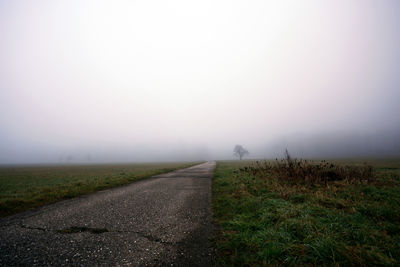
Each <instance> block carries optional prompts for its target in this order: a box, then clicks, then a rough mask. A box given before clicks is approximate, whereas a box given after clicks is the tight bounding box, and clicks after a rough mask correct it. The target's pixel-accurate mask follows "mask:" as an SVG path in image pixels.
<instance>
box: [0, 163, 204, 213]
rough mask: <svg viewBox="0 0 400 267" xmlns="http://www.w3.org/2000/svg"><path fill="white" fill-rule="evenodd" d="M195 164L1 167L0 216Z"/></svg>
mask: <svg viewBox="0 0 400 267" xmlns="http://www.w3.org/2000/svg"><path fill="white" fill-rule="evenodd" d="M198 163H200V162H191V163H188V162H172V163H137V164H97V165H60V166H57V165H53V166H44V165H42V166H39V165H38V166H34V165H32V166H18V165H15V166H0V217H4V216H7V215H11V214H14V213H17V212H21V211H25V210H28V209H32V208H35V207H39V206H42V205H45V204H49V203H53V202H56V201H59V200H62V199H68V198H73V197H76V196H80V195H84V194H89V193H93V192H96V191H99V190H103V189H107V188H112V187H116V186H120V185H125V184H129V183H131V182H134V181H138V180H140V179H144V178H148V177H150V176H153V175H157V174H161V173H165V172H170V171H173V170H176V169H181V168H186V167H190V166H193V165H195V164H198Z"/></svg>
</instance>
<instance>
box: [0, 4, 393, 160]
mask: <svg viewBox="0 0 400 267" xmlns="http://www.w3.org/2000/svg"><path fill="white" fill-rule="evenodd" d="M399 26H400V2H399V1H397V0H385V1H375V0H328V1H319V0H309V1H296V0H293V1H286V0H279V1H278V0H277V1H261V0H260V1H231V0H229V1H228V0H226V1H211V0H210V1H207V0H206V1H183V0H182V1H176V0H173V1H161V0H160V1H154V0H147V1H123V0H120V1H98V0H97V1H78V0H74V1H57V0H39V1H28V0H21V1H11V0H9V1H4V0H0V164H10V163H73V162H135V161H137V162H143V161H175V160H188V161H189V160H190V161H191V160H208V159H233V158H234V156H233V147H234V146H235V145H236V144H241V145H243V146H244V147H245V148H247V149H248V150H249V151H250V157H251V158H275V157H280V156H282V154H283V151H284V149H285V148H288V150H289V152H291V154H293V156H298V157H300V156H301V157H353V156H374V157H376V156H393V155H400V140H399V136H400V119H399V114H400V105H399V100H400V88H399V85H400V34H399Z"/></svg>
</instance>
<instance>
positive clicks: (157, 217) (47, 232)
mask: <svg viewBox="0 0 400 267" xmlns="http://www.w3.org/2000/svg"><path fill="white" fill-rule="evenodd" d="M214 168H215V162H207V163H204V164H200V165H197V166H193V167H190V168H186V169H181V170H177V171H174V172H170V173H167V174H161V175H158V176H154V177H152V178H149V179H146V180H142V181H139V182H135V183H132V184H130V185H127V186H123V187H118V188H115V189H109V190H105V191H101V192H98V193H95V194H91V195H87V196H82V197H78V198H75V199H71V200H66V201H61V202H58V203H55V204H52V205H48V206H45V207H42V208H40V209H37V210H35V211H31V212H25V213H21V214H17V215H14V216H9V217H6V218H3V219H2V220H0V265H1V266H14V265H27V266H34V265H38V266H62V265H73V266H93V265H102V266H103V265H105V266H118V265H120V266H121V265H122V266H123V265H132V266H155V265H156V266H157V265H161V266H166V265H168V266H171V265H173V266H211V265H213V248H212V244H211V242H210V240H209V239H210V237H211V235H212V233H213V227H212V222H211V210H210V201H211V179H212V175H213V170H214Z"/></svg>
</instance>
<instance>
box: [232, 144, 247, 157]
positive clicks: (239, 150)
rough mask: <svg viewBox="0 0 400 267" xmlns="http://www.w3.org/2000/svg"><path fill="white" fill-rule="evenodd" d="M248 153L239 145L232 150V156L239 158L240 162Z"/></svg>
mask: <svg viewBox="0 0 400 267" xmlns="http://www.w3.org/2000/svg"><path fill="white" fill-rule="evenodd" d="M248 154H249V151H247V150H246V149H245V148H244V147H242V146H241V145H236V146H235V148H234V149H233V155H235V156H236V157H239V158H240V160H242V158H243V157H244V156H245V155H248Z"/></svg>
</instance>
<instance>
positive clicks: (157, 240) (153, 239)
mask: <svg viewBox="0 0 400 267" xmlns="http://www.w3.org/2000/svg"><path fill="white" fill-rule="evenodd" d="M18 226H19V227H20V228H23V229H29V230H38V231H43V232H52V233H57V234H64V235H65V234H77V233H83V232H89V233H91V234H102V233H131V234H136V235H138V236H140V237H143V238H145V239H147V240H149V241H150V242H155V243H160V244H180V243H181V242H179V241H176V242H173V241H164V240H162V239H161V238H158V237H154V236H152V235H148V234H145V233H142V232H138V231H129V230H115V229H114V230H109V229H107V228H91V227H86V226H85V227H80V226H72V227H69V228H63V229H46V228H42V227H32V226H27V225H23V224H20V225H18ZM72 228H77V229H78V228H81V229H83V230H80V231H71V232H68V230H70V229H72ZM103 229H104V231H98V232H96V230H103ZM92 230H94V231H92Z"/></svg>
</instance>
